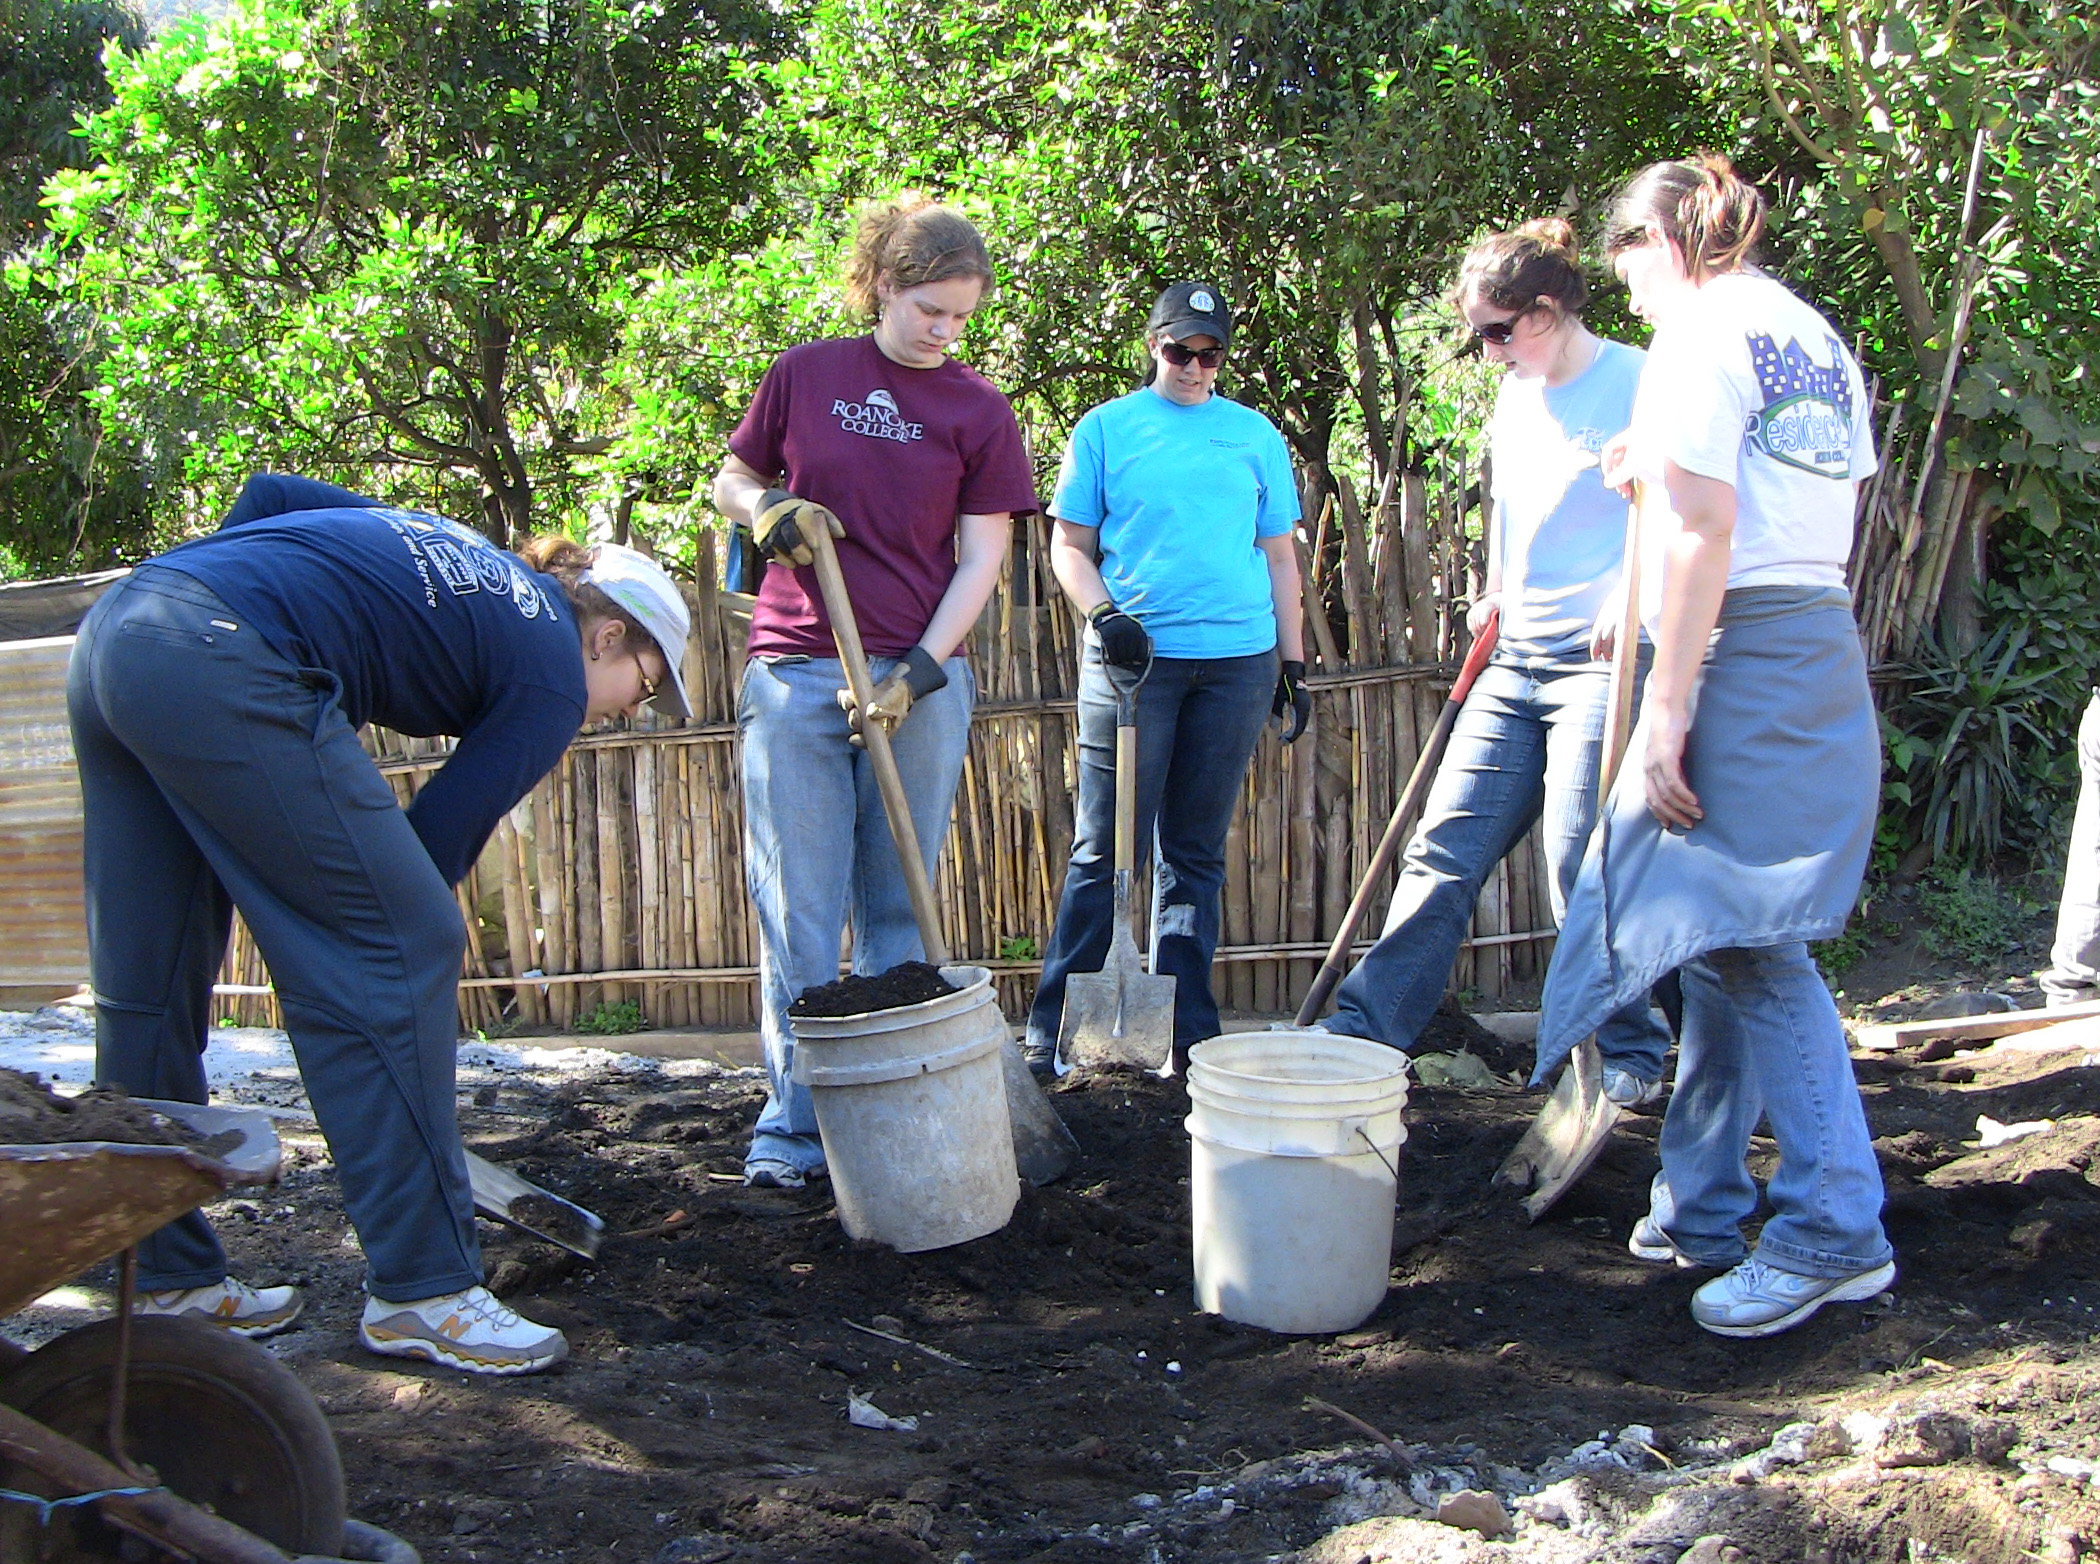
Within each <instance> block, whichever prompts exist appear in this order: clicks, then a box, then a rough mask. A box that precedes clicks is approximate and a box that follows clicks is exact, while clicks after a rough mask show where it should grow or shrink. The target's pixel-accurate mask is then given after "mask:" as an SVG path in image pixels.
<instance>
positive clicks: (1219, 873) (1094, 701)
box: [1025, 282, 1312, 1071]
mask: <svg viewBox="0 0 2100 1564" xmlns="http://www.w3.org/2000/svg"><path fill="white" fill-rule="evenodd" d="M1232 329H1233V317H1232V310H1231V309H1230V308H1229V307H1228V306H1227V305H1226V303H1225V300H1224V297H1223V295H1222V294H1221V293H1220V292H1219V291H1218V290H1217V289H1215V288H1213V287H1210V286H1209V285H1207V284H1204V283H1190V282H1184V283H1177V284H1175V285H1174V286H1173V287H1171V288H1169V289H1167V290H1166V292H1164V293H1162V294H1161V295H1160V296H1159V299H1158V301H1157V302H1156V303H1155V304H1154V305H1153V307H1152V316H1151V320H1150V322H1149V324H1148V327H1147V329H1146V332H1145V352H1146V357H1147V370H1146V375H1145V383H1144V384H1143V385H1141V386H1139V387H1138V388H1137V389H1136V390H1135V391H1132V392H1130V393H1129V394H1128V395H1125V396H1121V397H1118V398H1116V400H1114V401H1113V402H1107V403H1104V404H1103V405H1102V406H1100V407H1097V408H1095V409H1093V411H1091V412H1089V413H1088V414H1087V415H1086V416H1085V417H1084V418H1082V419H1081V420H1080V421H1079V427H1078V428H1077V429H1075V430H1074V431H1073V433H1072V443H1071V446H1070V448H1069V449H1068V450H1067V451H1066V452H1065V458H1064V462H1063V464H1062V466H1061V467H1060V468H1059V469H1058V475H1057V492H1056V496H1055V498H1053V499H1052V501H1051V503H1050V512H1051V514H1052V515H1053V516H1054V517H1055V518H1056V520H1057V534H1056V539H1055V541H1054V543H1053V544H1052V548H1051V565H1052V568H1053V569H1054V570H1055V571H1056V572H1057V579H1058V582H1059V584H1060V585H1062V586H1063V587H1064V589H1065V592H1066V594H1067V595H1068V596H1069V597H1070V598H1071V599H1072V601H1073V603H1075V604H1076V605H1077V606H1078V608H1079V610H1080V612H1081V613H1083V614H1085V615H1086V618H1087V624H1088V631H1087V636H1086V646H1085V650H1084V653H1083V654H1082V661H1081V664H1080V671H1079V747H1080V771H1079V803H1078V828H1077V833H1076V839H1075V840H1074V842H1073V844H1072V857H1071V862H1070V865H1069V867H1068V868H1067V869H1066V871H1065V886H1064V895H1063V898H1062V900H1061V901H1060V902H1059V904H1058V910H1057V926H1056V929H1055V930H1054V931H1053V933H1052V934H1051V937H1050V946H1049V949H1048V950H1047V951H1046V952H1045V953H1044V960H1043V980H1042V984H1041V986H1040V987H1039V988H1038V989H1037V990H1036V998H1035V1005H1034V1007H1033V1008H1032V1009H1031V1010H1030V1012H1029V1016H1028V1040H1027V1043H1026V1045H1025V1051H1026V1053H1027V1055H1028V1058H1029V1063H1030V1064H1031V1065H1032V1066H1033V1067H1035V1068H1036V1069H1037V1070H1039V1071H1048V1070H1049V1069H1050V1068H1051V1066H1052V1061H1053V1059H1054V1058H1055V1055H1056V1048H1057V1035H1058V1028H1059V1023H1060V1020H1061V1018H1062V1015H1063V1012H1064V999H1065V978H1066V975H1067V974H1068V973H1070V972H1073V971H1079V972H1092V971H1098V970H1100V968H1101V965H1102V963H1103V961H1104V960H1105V959H1106V957H1107V954H1108V942H1109V937H1110V935H1111V933H1112V932H1113V928H1112V924H1113V919H1114V895H1113V888H1112V883H1111V882H1112V870H1113V864H1114V849H1115V831H1114V826H1115V819H1114V817H1115V796H1116V786H1115V775H1116V771H1115V745H1116V703H1115V695H1114V692H1113V690H1112V689H1111V687H1110V684H1109V679H1108V673H1107V668H1108V666H1110V665H1114V666H1117V667H1120V668H1127V669H1135V668H1143V667H1145V666H1146V665H1147V664H1148V663H1149V665H1150V672H1149V673H1148V674H1147V675H1146V677H1145V681H1144V683H1143V685H1142V686H1141V687H1140V688H1139V690H1138V695H1137V730H1138V742H1137V751H1138V765H1137V771H1138V778H1137V814H1138V825H1137V834H1138V843H1139V857H1140V858H1141V859H1142V858H1143V857H1144V855H1145V848H1146V847H1147V846H1148V845H1149V846H1150V848H1151V850H1152V856H1153V859H1154V862H1155V866H1156V867H1155V870H1154V876H1155V879H1154V895H1153V913H1152V959H1151V970H1152V971H1153V972H1154V973H1164V974H1168V975H1170V976H1172V977H1173V978H1174V980H1175V991H1174V1050H1175V1053H1176V1055H1177V1056H1179V1055H1183V1054H1185V1053H1186V1051H1187V1049H1188V1046H1189V1045H1190V1044H1191V1043H1198V1042H1201V1041H1203V1040H1204V1039H1205V1038H1207V1037H1214V1036H1216V1035H1217V1032H1218V1005H1217V1001H1216V999H1215V998H1213V997H1212V994H1211V990H1210V963H1211V957H1212V955H1213V953H1214V952H1215V951H1216V949H1217V944H1218V893H1219V891H1220V889H1221V888H1222V887H1223V885H1224V883H1225V835H1226V831H1227V830H1228V828H1229V827H1230V825H1231V823H1232V810H1233V806H1234V804H1236V803H1237V802H1238V800H1239V796H1240V788H1241V784H1242V782H1243V781H1244V780H1245V777H1246V774H1247V763H1248V762H1249V761H1250V760H1251V759H1252V758H1253V755H1254V745H1255V741H1256V740H1257V739H1259V738H1260V737H1261V730H1262V724H1263V723H1265V722H1266V721H1267V720H1268V719H1269V718H1270V716H1272V715H1278V716H1284V717H1285V719H1286V726H1285V730H1284V742H1286V743H1289V742H1290V741H1291V740H1293V739H1295V738H1297V737H1298V735H1299V734H1300V733H1301V732H1303V731H1304V728H1305V722H1306V719H1307V717H1308V716H1309V715H1310V713H1311V710H1312V698H1311V695H1310V694H1309V692H1307V690H1306V689H1305V687H1304V681H1305V651H1304V646H1303V641H1302V637H1303V633H1304V622H1303V616H1302V612H1301V609H1300V605H1299V598H1298V558H1297V552H1296V548H1295V544H1294V542H1293V539H1292V532H1293V530H1294V528H1295V527H1296V525H1297V522H1298V517H1299V508H1298V489H1297V484H1296V481H1295V479H1294V476H1293V474H1292V471H1291V461H1290V453H1289V452H1288V451H1287V450H1286V449H1285V447H1284V443H1283V436H1282V435H1281V434H1280V433H1279V432H1278V431H1277V429H1276V426H1275V425H1274V424H1272V423H1270V422H1269V420H1268V419H1266V418H1264V417H1262V415H1261V414H1259V413H1257V412H1255V411H1254V410H1253V409H1252V408H1249V407H1243V406H1241V405H1240V404H1239V403H1237V402H1235V401H1232V400H1231V399H1230V398H1228V397H1223V396H1220V395H1218V394H1217V392H1216V390H1215V385H1214V383H1215V381H1216V380H1217V378H1218V366H1219V365H1220V364H1221V363H1222V362H1223V361H1224V358H1225V353H1226V350H1227V348H1229V347H1230V345H1231V342H1232Z"/></svg>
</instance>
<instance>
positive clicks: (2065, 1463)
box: [2042, 1455, 2100, 1483]
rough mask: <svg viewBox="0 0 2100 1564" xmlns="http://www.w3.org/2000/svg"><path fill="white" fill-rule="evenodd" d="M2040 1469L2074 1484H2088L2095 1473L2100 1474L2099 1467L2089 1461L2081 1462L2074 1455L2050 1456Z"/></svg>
mask: <svg viewBox="0 0 2100 1564" xmlns="http://www.w3.org/2000/svg"><path fill="white" fill-rule="evenodd" d="M2042 1467H2043V1469H2044V1470H2045V1471H2051V1472H2054V1473H2056V1475H2057V1476H2059V1477H2068V1478H2070V1479H2071V1481H2072V1482H2074V1483H2089V1482H2091V1481H2092V1480H2093V1477H2094V1475H2095V1473H2100V1466H2096V1465H2095V1464H2094V1463H2093V1462H2091V1461H2081V1460H2079V1459H2078V1457H2076V1456H2074V1455H2052V1456H2050V1457H2049V1459H2048V1460H2046V1461H2044V1462H2043V1463H2042Z"/></svg>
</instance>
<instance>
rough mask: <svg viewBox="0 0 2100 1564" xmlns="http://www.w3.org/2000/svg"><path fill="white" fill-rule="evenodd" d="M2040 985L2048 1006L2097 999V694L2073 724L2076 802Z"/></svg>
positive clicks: (2099, 980) (2099, 722) (2099, 714)
mask: <svg viewBox="0 0 2100 1564" xmlns="http://www.w3.org/2000/svg"><path fill="white" fill-rule="evenodd" d="M2042 989H2043V991H2044V992H2046V993H2047V994H2048V996H2049V1003H2050V1004H2052V1005H2075V1004H2080V1003H2083V1002H2085V1001H2088V1000H2092V999H2100V693H2095V695H2094V696H2093V699H2092V701H2091V702H2090V703H2089V704H2088V705H2087V706H2086V708H2085V716H2084V717H2083V718H2081V719H2080V721H2079V723H2078V805H2077V809H2076V811H2075V812H2074V813H2073V815H2072V817H2071V849H2070V852H2069V854H2068V855H2067V856H2066V857H2065V859H2064V893H2063V899H2062V901H2060V902H2059V903H2058V904H2057V909H2056V943H2055V944H2054V945H2053V946H2051V947H2050V951H2049V970H2048V971H2046V972H2044V973H2043V974H2042Z"/></svg>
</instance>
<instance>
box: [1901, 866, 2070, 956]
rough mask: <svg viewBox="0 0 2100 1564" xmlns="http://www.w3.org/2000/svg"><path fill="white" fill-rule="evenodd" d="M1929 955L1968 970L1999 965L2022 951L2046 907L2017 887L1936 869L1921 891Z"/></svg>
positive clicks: (1921, 938)
mask: <svg viewBox="0 0 2100 1564" xmlns="http://www.w3.org/2000/svg"><path fill="white" fill-rule="evenodd" d="M1918 908H1919V910H1920V911H1921V912H1923V913H1924V915H1925V930H1924V933H1923V934H1922V935H1920V936H1919V940H1918V943H1919V944H1920V945H1921V946H1923V947H1924V949H1925V951H1926V952H1927V953H1928V954H1929V955H1934V956H1939V957H1943V958H1944V959H1946V960H1949V961H1958V962H1960V963H1961V964H1962V965H1964V966H1968V967H1996V966H2001V965H2003V964H2004V961H2005V958H2006V957H2007V956H2009V955H2013V954H2015V953H2017V952H2019V951H2020V950H2022V949H2024V948H2025V946H2026V944H2027V939H2028V935H2029V934H2030V933H2031V932H2032V930H2033V926H2034V920H2035V915H2036V914H2037V913H2039V912H2041V911H2042V910H2043V909H2042V908H2041V906H2040V905H2039V904H2038V903H2036V902H2034V901H2031V900H2030V899H2029V898H2028V897H2027V896H2026V895H2024V894H2023V893H2022V892H2021V891H2020V890H2019V888H2018V887H2016V886H2011V885H2005V884H2001V883H2000V882H1999V881H1997V880H1994V879H1992V878H1990V877H1989V876H1988V875H1982V874H1977V873H1974V872H1973V871H1971V870H1968V869H1947V868H1941V869H1934V870H1933V871H1932V872H1931V873H1930V874H1928V875H1927V876H1926V877H1925V880H1924V882H1923V883H1922V884H1920V885H1919V887H1918Z"/></svg>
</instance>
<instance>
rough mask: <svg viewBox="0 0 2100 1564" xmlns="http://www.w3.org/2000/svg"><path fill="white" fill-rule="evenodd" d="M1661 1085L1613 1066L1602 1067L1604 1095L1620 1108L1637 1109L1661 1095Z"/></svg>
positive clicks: (1657, 1081) (1659, 1082)
mask: <svg viewBox="0 0 2100 1564" xmlns="http://www.w3.org/2000/svg"><path fill="white" fill-rule="evenodd" d="M1662 1089H1663V1083H1662V1082H1661V1081H1660V1080H1654V1081H1651V1080H1649V1079H1648V1078H1647V1077H1646V1076H1641V1075H1635V1074H1634V1073H1633V1072H1632V1071H1631V1070H1622V1069H1620V1068H1619V1067H1618V1066H1617V1065H1615V1064H1608V1065H1606V1066H1605V1067H1604V1095H1605V1096H1606V1097H1607V1098H1608V1099H1610V1100H1611V1101H1613V1102H1615V1103H1617V1104H1618V1105H1619V1106H1620V1107H1622V1108H1638V1107H1640V1106H1641V1104H1643V1103H1648V1102H1653V1101H1655V1099H1656V1098H1658V1097H1660V1096H1661V1095H1662Z"/></svg>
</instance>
